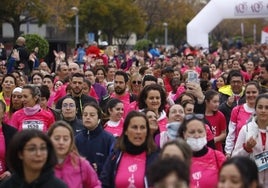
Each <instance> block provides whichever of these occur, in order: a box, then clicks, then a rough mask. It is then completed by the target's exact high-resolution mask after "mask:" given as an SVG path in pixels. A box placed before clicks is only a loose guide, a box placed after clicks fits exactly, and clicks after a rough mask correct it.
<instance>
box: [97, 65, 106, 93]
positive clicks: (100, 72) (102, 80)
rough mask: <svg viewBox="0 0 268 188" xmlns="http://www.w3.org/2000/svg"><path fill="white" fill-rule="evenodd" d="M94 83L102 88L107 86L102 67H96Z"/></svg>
mask: <svg viewBox="0 0 268 188" xmlns="http://www.w3.org/2000/svg"><path fill="white" fill-rule="evenodd" d="M95 73H96V75H95V76H96V82H97V83H99V84H100V85H102V86H103V87H104V88H106V86H107V82H106V71H105V69H104V68H103V67H97V68H96V70H95Z"/></svg>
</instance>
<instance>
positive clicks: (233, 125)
mask: <svg viewBox="0 0 268 188" xmlns="http://www.w3.org/2000/svg"><path fill="white" fill-rule="evenodd" d="M260 90H261V88H260V86H259V84H258V83H257V82H254V81H250V82H248V83H247V84H246V86H245V96H246V103H244V104H241V105H238V106H236V107H234V108H233V110H232V112H231V117H230V121H229V125H228V131H229V132H228V135H227V137H226V142H225V152H226V156H227V157H230V156H231V154H232V151H233V149H234V146H235V143H236V140H237V137H238V134H239V132H240V130H241V128H242V127H243V126H244V125H245V124H246V123H247V121H248V120H249V119H250V118H252V116H253V114H254V113H255V108H254V107H255V102H256V98H257V97H258V95H259V93H260Z"/></svg>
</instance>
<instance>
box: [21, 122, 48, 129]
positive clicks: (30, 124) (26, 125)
mask: <svg viewBox="0 0 268 188" xmlns="http://www.w3.org/2000/svg"><path fill="white" fill-rule="evenodd" d="M22 129H38V130H40V131H43V130H44V122H43V121H40V120H25V121H23V123H22Z"/></svg>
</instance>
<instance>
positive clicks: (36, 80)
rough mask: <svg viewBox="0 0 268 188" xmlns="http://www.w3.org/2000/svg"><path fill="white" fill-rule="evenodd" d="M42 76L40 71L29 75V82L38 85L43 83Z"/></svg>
mask: <svg viewBox="0 0 268 188" xmlns="http://www.w3.org/2000/svg"><path fill="white" fill-rule="evenodd" d="M43 79H44V76H43V74H42V73H40V72H36V73H34V74H33V75H32V77H31V83H32V84H34V85H37V86H40V85H42V84H43Z"/></svg>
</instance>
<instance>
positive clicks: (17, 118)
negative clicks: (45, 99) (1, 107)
mask: <svg viewBox="0 0 268 188" xmlns="http://www.w3.org/2000/svg"><path fill="white" fill-rule="evenodd" d="M40 100H41V92H40V89H39V88H38V86H33V85H26V86H24V87H23V88H22V102H23V108H22V109H20V110H18V111H16V112H15V113H14V114H13V117H12V118H11V123H10V125H12V126H14V127H15V128H17V129H18V130H19V131H21V130H22V129H39V130H41V131H44V132H46V131H47V130H48V128H49V126H50V125H51V124H52V123H53V122H54V121H55V120H54V116H53V115H52V114H51V113H49V112H47V111H46V110H43V109H42V108H41V106H40Z"/></svg>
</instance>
